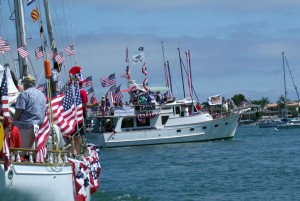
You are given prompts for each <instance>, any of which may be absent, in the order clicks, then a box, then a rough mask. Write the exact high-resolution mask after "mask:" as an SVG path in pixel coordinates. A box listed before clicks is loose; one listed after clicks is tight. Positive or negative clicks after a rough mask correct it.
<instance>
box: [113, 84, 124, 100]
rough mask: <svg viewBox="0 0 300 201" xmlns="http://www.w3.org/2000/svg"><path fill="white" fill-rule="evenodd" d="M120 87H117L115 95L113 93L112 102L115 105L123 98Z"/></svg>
mask: <svg viewBox="0 0 300 201" xmlns="http://www.w3.org/2000/svg"><path fill="white" fill-rule="evenodd" d="M120 89H121V85H119V86H118V87H117V88H116V89H115V93H114V101H115V103H119V102H120V101H121V100H122V98H123V95H122V93H121V90H120Z"/></svg>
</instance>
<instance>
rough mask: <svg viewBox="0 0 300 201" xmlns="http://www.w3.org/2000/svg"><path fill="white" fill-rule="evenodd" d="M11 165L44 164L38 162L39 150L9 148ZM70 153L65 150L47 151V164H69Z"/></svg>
mask: <svg viewBox="0 0 300 201" xmlns="http://www.w3.org/2000/svg"><path fill="white" fill-rule="evenodd" d="M9 153H10V162H11V163H42V162H37V160H36V159H37V150H36V149H28V148H9ZM69 157H70V153H69V152H68V151H64V150H47V157H46V158H47V159H46V161H45V163H49V164H63V163H67V162H68V158H69Z"/></svg>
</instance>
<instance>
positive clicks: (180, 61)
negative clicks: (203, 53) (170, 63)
mask: <svg viewBox="0 0 300 201" xmlns="http://www.w3.org/2000/svg"><path fill="white" fill-rule="evenodd" d="M177 50H178V55H179V63H180V70H181V80H182V87H183V98H185V89H184V81H183V74H182V60H181V56H180V50H179V48H177Z"/></svg>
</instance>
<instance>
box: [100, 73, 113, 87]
mask: <svg viewBox="0 0 300 201" xmlns="http://www.w3.org/2000/svg"><path fill="white" fill-rule="evenodd" d="M100 82H101V85H102V87H108V86H111V85H115V84H116V75H115V74H114V73H113V74H111V75H110V76H108V77H104V78H101V79H100Z"/></svg>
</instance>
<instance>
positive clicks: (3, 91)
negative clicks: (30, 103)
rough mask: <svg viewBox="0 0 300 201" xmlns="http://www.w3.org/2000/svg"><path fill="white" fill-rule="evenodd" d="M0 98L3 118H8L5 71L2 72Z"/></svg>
mask: <svg viewBox="0 0 300 201" xmlns="http://www.w3.org/2000/svg"><path fill="white" fill-rule="evenodd" d="M0 96H1V103H2V113H3V116H5V117H7V118H10V116H9V104H8V89H7V78H6V71H5V70H4V74H3V78H2V82H1V87H0Z"/></svg>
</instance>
